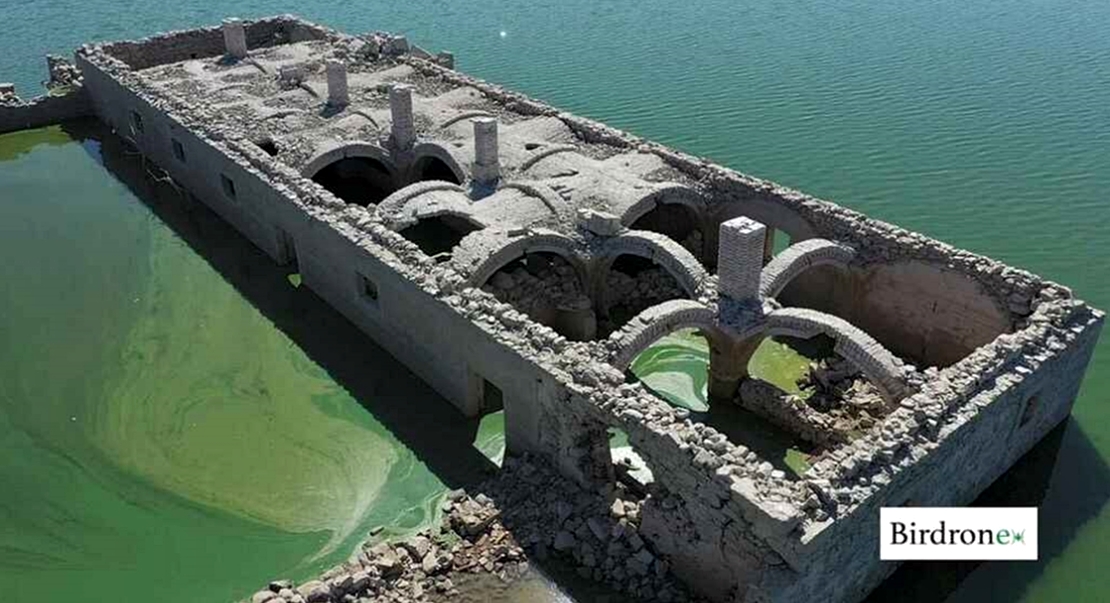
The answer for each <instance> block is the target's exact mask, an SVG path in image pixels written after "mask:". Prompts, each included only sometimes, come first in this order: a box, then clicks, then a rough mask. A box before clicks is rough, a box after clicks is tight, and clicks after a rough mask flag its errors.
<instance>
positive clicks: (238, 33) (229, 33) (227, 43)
mask: <svg viewBox="0 0 1110 603" xmlns="http://www.w3.org/2000/svg"><path fill="white" fill-rule="evenodd" d="M223 30H224V51H225V52H226V53H227V55H228V56H231V57H235V58H237V59H245V58H247V30H246V28H244V27H243V22H242V21H240V20H239V19H224V24H223Z"/></svg>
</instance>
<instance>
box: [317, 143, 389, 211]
mask: <svg viewBox="0 0 1110 603" xmlns="http://www.w3.org/2000/svg"><path fill="white" fill-rule="evenodd" d="M301 175H302V176H304V177H305V178H309V179H311V180H313V181H314V182H316V183H317V184H319V185H321V186H323V187H324V188H326V189H327V190H328V191H330V192H331V193H332V194H333V195H335V196H336V197H338V198H340V199H342V200H344V201H347V202H348V203H362V204H364V205H365V204H369V203H377V202H379V201H381V200H382V199H384V198H386V197H388V196H389V195H390V194H392V193H393V192H394V191H396V190H397V188H398V186H399V185H400V177H399V176H400V174H399V171H398V169H397V166H396V164H395V162H394V159H393V156H392V155H390V153H389V152H388V151H386V150H385V149H383V148H381V147H379V146H377V145H374V144H370V143H365V142H351V143H343V144H340V145H337V146H334V147H331V148H328V149H325V150H323V151H321V152H319V153H317V154H316V155H314V156H313V157H312V158H311V159H309V160H308V162H307V163H306V164H305V166H304V168H302V169H301Z"/></svg>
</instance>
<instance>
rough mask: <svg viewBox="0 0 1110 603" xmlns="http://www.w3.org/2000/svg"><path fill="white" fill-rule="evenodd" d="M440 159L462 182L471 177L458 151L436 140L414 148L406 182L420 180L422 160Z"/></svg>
mask: <svg viewBox="0 0 1110 603" xmlns="http://www.w3.org/2000/svg"><path fill="white" fill-rule="evenodd" d="M427 159H438V160H439V161H442V162H443V163H444V164H445V165H446V166H447V168H448V169H450V170H451V172H452V173H454V174H455V178H456V179H457V180H458V181H459V182H460V183H465V182H466V181H467V179H468V178H469V174H468V173H467V171H466V170H465V169H463V164H464V163H465V159H464V158H462V157H461V156H460V155H459V154H458V153H457V152H456V151H454V150H452V149H451V148H450V147H447V146H444V145H441V144H439V143H435V142H421V143H418V144H417V145H416V146H415V147H413V149H412V161H410V162H409V164H408V166H407V167H406V173H405V181H406V182H419V181H420V180H419V177H420V174H419V173H417V170H418V168H419V167H420V166H421V164H422V160H427Z"/></svg>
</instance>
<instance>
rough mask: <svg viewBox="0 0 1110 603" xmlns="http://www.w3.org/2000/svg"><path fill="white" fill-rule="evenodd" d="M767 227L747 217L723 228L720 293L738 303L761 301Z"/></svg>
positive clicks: (719, 254)
mask: <svg viewBox="0 0 1110 603" xmlns="http://www.w3.org/2000/svg"><path fill="white" fill-rule="evenodd" d="M766 233H767V227H765V226H764V225H762V224H760V223H759V222H756V221H755V220H752V219H750V218H746V217H744V216H740V217H738V218H733V219H731V220H729V221H727V222H724V223H722V224H721V230H720V243H719V245H718V247H717V274H718V276H719V278H720V289H721V293H722V294H723V295H725V296H727V297H729V298H732V299H734V300H736V301H755V300H758V299H759V275H760V273H761V272H763V242H764V239H765V237H766Z"/></svg>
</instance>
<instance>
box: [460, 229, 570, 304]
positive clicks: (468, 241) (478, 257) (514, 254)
mask: <svg viewBox="0 0 1110 603" xmlns="http://www.w3.org/2000/svg"><path fill="white" fill-rule="evenodd" d="M513 232H514V231H506V230H494V229H490V228H487V229H485V230H480V231H478V232H474V233H471V234H469V235H467V236H466V237H465V238H464V239H463V240H462V241H461V242H460V243H459V249H458V250H457V251H456V252H455V256H454V259H453V263H454V264H455V267H456V268H457V269H458V270H460V271H461V272H462V273H463V274H464V275H466V284H467V286H469V287H475V288H480V287H482V286H483V285H485V284H486V282H487V281H488V280H489V279H490V278H491V277H492V276H493V275H494V274H495V273H496V272H497V271H498V270H500V269H502V268H504V267H505V266H508V265H509V264H510V263H512V262H514V261H516V260H518V259H520V258H522V257H524V256H526V255H528V254H530V253H553V254H555V255H558V256H560V257H562V258H563V259H564V260H566V261H567V263H568V264H570V265H571V266H572V267H573V268H574V270H575V273H576V274H577V275H578V278H579V280H580V282H581V283H582V285H583V290H585V285H586V278H585V262H584V261H583V259H582V258H583V249H582V246H581V244H579V243H578V242H577V241H575V240H574V239H572V238H570V237H568V236H566V235H563V234H560V233H558V232H556V231H553V230H546V229H535V230H530V231H528V232H527V233H525V234H523V235H516V234H512V233H513Z"/></svg>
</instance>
